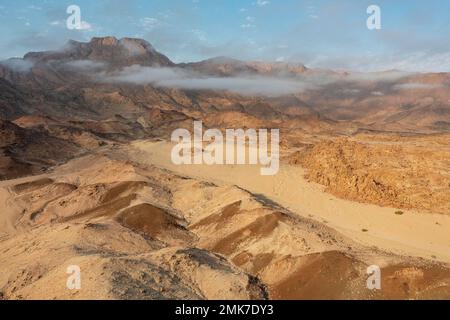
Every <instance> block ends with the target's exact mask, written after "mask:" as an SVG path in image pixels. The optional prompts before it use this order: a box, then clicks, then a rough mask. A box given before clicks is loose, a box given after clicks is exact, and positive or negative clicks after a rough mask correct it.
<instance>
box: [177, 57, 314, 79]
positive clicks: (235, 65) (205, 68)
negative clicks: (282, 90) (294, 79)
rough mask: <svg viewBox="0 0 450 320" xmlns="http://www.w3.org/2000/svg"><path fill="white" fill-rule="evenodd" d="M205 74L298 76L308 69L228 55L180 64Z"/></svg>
mask: <svg viewBox="0 0 450 320" xmlns="http://www.w3.org/2000/svg"><path fill="white" fill-rule="evenodd" d="M179 66H180V67H182V68H186V69H189V70H194V71H197V72H200V73H203V74H208V75H216V76H235V75H240V74H245V75H263V76H296V75H299V74H302V73H305V72H306V71H307V70H308V69H307V68H306V67H305V66H304V65H302V64H288V63H282V62H276V63H267V62H260V61H241V60H236V59H232V58H227V57H217V58H212V59H208V60H204V61H200V62H193V63H185V64H180V65H179Z"/></svg>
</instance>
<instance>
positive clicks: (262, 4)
mask: <svg viewBox="0 0 450 320" xmlns="http://www.w3.org/2000/svg"><path fill="white" fill-rule="evenodd" d="M268 4H270V1H268V0H257V1H256V5H257V6H258V7H265V6H267V5H268Z"/></svg>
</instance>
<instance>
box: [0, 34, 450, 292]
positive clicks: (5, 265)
mask: <svg viewBox="0 0 450 320" xmlns="http://www.w3.org/2000/svg"><path fill="white" fill-rule="evenodd" d="M25 64H26V65H27V66H28V67H27V68H17V66H18V65H21V66H23V65H25ZM155 74H156V76H155ZM180 74H181V76H180ZM135 75H139V76H138V77H135ZM155 77H156V78H157V77H165V78H164V79H165V81H167V83H168V84H167V83H165V84H161V83H156V82H157V80H158V79H156V78H155ZM174 77H175V78H174ZM176 77H181V79H178V78H176ZM238 78H239V79H240V81H243V80H242V79H243V78H244V79H245V84H246V86H245V87H244V89H243V90H236V89H235V88H233V87H232V86H230V85H229V83H230V82H231V83H232V82H233V81H238V80H237V79H238ZM199 79H201V80H202V81H205V82H206V83H208V85H201V86H199V85H192V83H197V84H198V83H203V82H202V81H199ZM224 79H225V80H226V81H223V80H224ZM211 83H214V84H215V85H214V86H213V87H212V86H211V85H210V84H211ZM223 83H226V85H224V87H222V85H223ZM267 83H270V84H271V85H270V88H271V90H267V92H258V91H257V90H255V86H256V88H260V87H261V86H265V87H266V86H267ZM219 84H220V85H219ZM297 84H302V85H299V86H298V87H297ZM306 84H307V85H306ZM274 87H277V88H278V87H280V88H283V90H281V91H280V90H275V91H277V92H275V91H274V90H272V89H273V88H274ZM286 87H289V88H290V89H289V90H287V91H285V90H284V89H285V88H286ZM246 89H247V90H248V91H249V92H245V90H246ZM243 91H244V92H243ZM0 116H1V119H2V120H1V123H0V178H1V181H0V203H1V205H0V208H1V211H0V269H1V270H2V272H1V274H0V299H450V193H449V190H450V75H449V74H445V73H440V74H438V73H435V74H431V73H430V74H423V73H402V72H398V71H389V72H385V73H376V74H365V75H364V76H363V75H360V74H349V73H342V72H334V71H331V70H314V69H309V68H307V67H305V66H303V65H290V64H285V63H273V64H269V63H260V62H243V61H238V60H232V59H226V58H216V59H211V60H207V61H203V62H199V63H190V64H175V63H173V62H172V61H170V60H169V59H168V58H167V57H165V56H164V55H162V54H161V53H159V52H157V51H156V50H155V49H154V48H153V47H152V46H151V45H150V44H149V43H147V42H145V41H143V40H139V39H129V38H126V39H120V40H118V39H116V38H113V37H107V38H94V39H92V40H91V41H90V42H87V43H81V42H75V41H72V42H70V43H69V44H67V45H66V47H65V49H64V50H61V51H49V52H38V53H29V54H27V55H26V56H25V57H24V58H23V59H13V60H9V61H7V62H3V63H2V64H1V65H0ZM196 120H197V121H198V120H202V121H203V123H204V126H205V127H206V128H217V129H219V130H222V131H223V130H225V129H230V128H236V129H237V128H243V129H247V128H255V129H262V128H266V129H279V130H280V138H281V144H280V169H279V171H278V173H277V174H276V175H273V176H263V175H261V174H260V165H206V164H203V165H175V164H174V163H173V162H172V161H171V150H172V148H173V143H172V142H171V141H170V140H171V133H172V132H173V131H174V130H176V129H178V128H186V129H188V130H192V126H193V122H194V121H196ZM72 265H76V266H79V267H80V270H81V288H80V289H79V290H70V289H69V288H67V285H66V283H67V278H68V276H69V275H68V274H67V267H68V266H72ZM373 265H376V266H379V267H380V268H381V289H379V290H370V289H369V288H367V279H368V277H369V275H368V274H367V268H368V267H369V266H373Z"/></svg>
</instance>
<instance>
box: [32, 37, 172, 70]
mask: <svg viewBox="0 0 450 320" xmlns="http://www.w3.org/2000/svg"><path fill="white" fill-rule="evenodd" d="M24 60H27V61H31V62H33V63H42V62H51V61H55V60H56V61H60V62H61V61H62V62H67V61H84V60H88V61H98V62H101V63H107V64H108V67H109V68H121V67H125V66H130V65H134V64H139V65H142V66H159V67H171V66H174V63H173V62H172V61H170V59H169V58H167V57H166V56H164V55H163V54H161V53H159V52H157V51H156V50H155V49H154V48H153V47H152V45H151V44H150V43H148V42H147V41H145V40H141V39H133V38H123V39H120V40H118V39H117V38H115V37H105V38H93V39H92V40H91V41H90V42H88V43H83V42H77V41H73V40H71V41H69V42H68V43H67V44H66V46H65V47H64V48H63V49H62V50H60V51H48V52H31V53H28V54H26V55H25V56H24ZM80 66H81V65H80Z"/></svg>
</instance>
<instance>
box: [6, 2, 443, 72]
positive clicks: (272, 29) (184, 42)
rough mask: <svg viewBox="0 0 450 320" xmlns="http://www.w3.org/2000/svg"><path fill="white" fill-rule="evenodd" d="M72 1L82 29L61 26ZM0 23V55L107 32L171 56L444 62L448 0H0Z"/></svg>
mask: <svg viewBox="0 0 450 320" xmlns="http://www.w3.org/2000/svg"><path fill="white" fill-rule="evenodd" d="M72 4H75V5H78V6H79V7H80V8H81V17H82V20H83V21H84V23H83V30H75V31H71V30H68V29H67V28H66V27H65V21H66V19H67V17H68V14H67V13H66V9H67V7H68V6H69V5H72ZM371 4H376V5H378V6H379V7H380V8H381V19H382V20H381V21H382V29H381V30H372V31H371V30H368V28H367V27H366V20H367V18H368V14H367V13H366V10H367V7H368V6H369V5H371ZM0 32H1V34H2V36H1V38H0V59H5V58H9V57H12V56H23V54H25V53H26V52H28V51H40V50H46V49H57V48H59V47H62V46H63V45H64V43H65V42H66V41H67V40H68V39H75V40H80V41H88V40H89V39H90V38H91V37H94V36H107V35H113V36H116V37H118V38H121V37H139V38H144V39H146V40H147V41H149V42H150V43H152V44H153V46H154V47H155V48H156V49H157V50H159V51H161V52H162V53H164V54H166V55H167V56H168V57H169V58H171V59H172V60H174V61H176V62H186V61H197V60H201V59H206V58H211V57H215V56H230V57H234V58H240V59H246V60H270V61H273V60H278V61H289V62H301V63H305V64H306V65H308V66H311V67H322V68H333V69H350V70H360V71H374V70H387V69H402V70H408V71H412V70H413V71H450V37H449V34H450V1H447V0H427V1H423V0H316V1H312V0H128V1H124V0H96V1H93V0H90V1H88V0H70V1H65V0H46V1H31V0H16V1H14V2H12V1H6V0H0Z"/></svg>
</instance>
